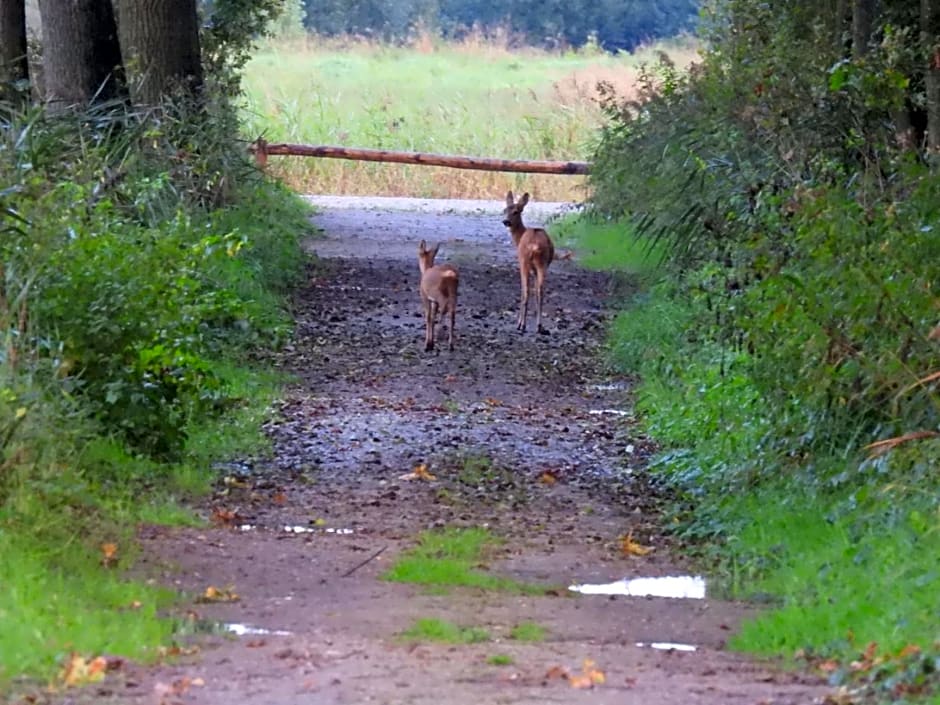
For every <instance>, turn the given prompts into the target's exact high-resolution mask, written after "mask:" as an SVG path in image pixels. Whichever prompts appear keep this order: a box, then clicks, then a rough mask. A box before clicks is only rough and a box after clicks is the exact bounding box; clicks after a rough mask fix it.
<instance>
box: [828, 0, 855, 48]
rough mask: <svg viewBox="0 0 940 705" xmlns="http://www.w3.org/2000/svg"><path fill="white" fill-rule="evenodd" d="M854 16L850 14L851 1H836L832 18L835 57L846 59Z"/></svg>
mask: <svg viewBox="0 0 940 705" xmlns="http://www.w3.org/2000/svg"><path fill="white" fill-rule="evenodd" d="M851 19H852V15H851V13H850V12H849V0H835V2H834V4H833V17H832V45H833V48H834V50H835V55H836V56H839V57H844V56H845V53H846V50H847V47H848V31H847V30H848V29H849V27H850V25H851Z"/></svg>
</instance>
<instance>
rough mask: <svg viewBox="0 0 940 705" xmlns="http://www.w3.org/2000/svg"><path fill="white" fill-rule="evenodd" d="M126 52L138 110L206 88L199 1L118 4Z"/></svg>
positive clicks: (120, 1) (125, 0) (150, 0)
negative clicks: (179, 93) (175, 94)
mask: <svg viewBox="0 0 940 705" xmlns="http://www.w3.org/2000/svg"><path fill="white" fill-rule="evenodd" d="M117 8H118V28H119V31H120V35H121V48H122V49H123V51H124V58H125V60H126V61H127V65H128V70H129V72H130V73H131V94H132V97H133V99H134V103H135V104H138V105H156V104H157V103H159V102H160V99H161V98H162V97H163V96H165V95H167V94H168V93H171V92H173V91H174V90H179V89H182V90H184V91H186V92H187V93H190V94H192V95H198V93H199V89H200V88H201V87H202V62H201V60H200V54H199V18H198V15H197V14H196V0H117Z"/></svg>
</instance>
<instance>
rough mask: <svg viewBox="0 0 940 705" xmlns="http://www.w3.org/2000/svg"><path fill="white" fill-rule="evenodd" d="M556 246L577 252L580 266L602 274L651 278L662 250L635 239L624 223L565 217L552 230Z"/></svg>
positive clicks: (637, 238)
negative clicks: (609, 273) (626, 274)
mask: <svg viewBox="0 0 940 705" xmlns="http://www.w3.org/2000/svg"><path fill="white" fill-rule="evenodd" d="M551 232H552V235H553V237H554V238H555V240H556V241H557V242H556V244H558V245H560V246H562V247H571V248H574V249H575V250H576V256H577V260H578V262H579V264H581V265H582V266H584V267H586V268H588V269H595V270H603V271H616V272H624V273H628V274H632V275H634V276H635V277H642V278H645V279H648V278H651V277H654V276H655V275H656V274H657V273H658V271H659V264H660V262H661V261H662V259H663V254H664V253H663V250H662V248H661V247H657V246H655V245H652V244H651V243H649V242H648V241H646V240H644V239H642V238H639V237H637V236H636V235H635V234H634V232H633V227H632V225H630V223H628V222H626V221H601V220H594V219H593V218H591V217H589V216H568V217H566V218H563V219H560V220H558V221H557V222H556V223H554V224H553V225H552V227H551Z"/></svg>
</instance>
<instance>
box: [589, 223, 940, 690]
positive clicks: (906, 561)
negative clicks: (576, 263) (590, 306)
mask: <svg viewBox="0 0 940 705" xmlns="http://www.w3.org/2000/svg"><path fill="white" fill-rule="evenodd" d="M573 232H574V235H573V236H572V239H573V242H574V244H575V246H576V247H578V248H580V249H590V250H591V251H592V254H591V258H589V259H588V260H587V263H588V264H589V265H590V266H599V267H606V268H609V269H613V270H623V269H624V268H625V265H626V264H629V266H627V267H626V268H627V269H630V268H637V267H636V263H635V262H634V259H633V255H632V254H629V253H630V252H631V251H632V250H633V248H634V245H629V244H625V242H624V241H625V240H629V239H630V237H631V235H630V231H629V228H627V227H626V226H616V225H609V224H605V225H591V224H590V223H586V222H585V223H579V224H576V227H575V229H574V231H573ZM630 263H632V264H630ZM687 291H688V290H684V291H683V292H680V291H679V290H678V288H677V286H676V285H675V284H670V283H668V282H667V281H666V280H665V279H664V280H662V281H659V282H655V280H649V281H648V283H647V286H646V288H645V290H644V291H643V292H641V293H640V294H639V295H638V296H637V297H636V298H635V299H634V300H633V301H632V302H631V303H630V304H629V306H628V307H627V309H626V310H624V311H623V312H622V313H621V314H620V315H619V316H618V317H617V319H616V320H615V322H614V324H613V326H612V328H611V331H610V354H611V357H612V359H613V361H614V362H615V363H616V364H617V365H619V366H620V367H622V368H623V369H624V370H626V371H629V372H633V373H639V375H640V377H641V383H640V385H639V387H638V389H637V406H638V409H639V411H640V412H641V413H642V417H643V419H644V424H645V427H646V430H647V431H648V432H649V433H650V434H651V435H652V436H653V437H654V438H656V439H657V441H659V443H660V444H661V446H662V448H663V450H662V452H661V453H660V454H659V455H658V456H657V457H656V458H655V459H654V461H653V464H652V472H655V473H657V474H658V475H660V476H661V477H662V478H664V479H665V480H666V481H667V482H668V483H669V484H670V486H672V487H673V488H674V490H675V491H676V495H677V497H678V498H679V499H678V501H677V502H676V503H675V505H674V506H673V508H672V511H673V512H674V515H675V517H674V518H675V519H676V522H674V523H672V524H671V525H673V526H674V527H675V530H676V531H677V533H678V534H679V535H680V536H682V537H683V538H685V539H687V540H688V541H689V545H690V547H691V548H692V549H693V550H695V551H698V552H699V553H700V554H701V556H702V557H703V559H705V560H707V561H708V562H709V563H710V564H711V565H712V566H714V570H715V572H716V577H717V579H718V581H719V582H720V588H721V589H722V590H723V591H727V593H728V594H730V595H731V596H733V597H736V598H744V599H754V600H758V601H760V602H762V603H764V604H767V605H768V609H767V611H765V612H764V613H763V614H762V615H760V616H759V617H757V618H755V619H753V620H751V621H749V622H747V623H746V624H745V625H744V626H743V628H742V629H741V631H740V632H739V633H738V634H736V635H735V636H734V637H733V639H732V640H731V644H732V645H733V646H734V647H735V648H739V649H742V650H745V651H751V652H755V653H761V654H768V655H780V656H783V657H785V658H787V659H801V658H802V659H808V660H809V661H810V663H811V664H813V665H814V666H818V667H819V668H820V669H821V670H822V671H824V672H825V673H826V674H828V675H829V676H830V678H831V679H832V680H833V682H837V683H838V682H846V681H848V680H849V679H850V678H854V679H862V680H863V681H864V682H866V683H867V686H868V689H869V690H868V692H869V694H870V695H871V696H872V697H873V698H874V699H875V700H878V701H885V702H887V701H891V702H899V701H904V700H905V699H910V700H911V701H912V702H913V701H920V700H919V699H922V698H924V697H927V696H926V694H927V693H929V692H931V688H933V687H936V684H937V668H936V665H937V663H938V661H937V659H938V658H940V652H938V642H937V637H938V632H937V619H936V618H937V615H938V614H940V571H938V568H937V556H938V555H940V531H938V523H937V511H936V497H937V496H938V492H940V479H938V476H937V474H936V472H935V468H936V467H937V463H938V460H940V441H936V440H932V441H930V440H928V441H925V442H920V443H910V444H905V445H901V446H898V447H897V448H894V449H893V450H892V452H890V453H885V454H882V455H878V456H873V457H869V458H866V457H865V456H863V455H861V454H860V453H859V452H858V451H854V450H852V449H851V448H850V447H849V448H847V447H835V446H832V447H829V448H823V449H819V450H817V451H816V452H813V453H809V452H807V453H805V454H804V455H794V454H791V453H783V452H781V450H780V448H785V447H786V444H782V443H778V442H777V440H776V439H777V438H778V437H784V436H785V435H786V434H787V433H788V432H790V433H792V430H791V429H792V428H800V427H803V426H804V425H806V424H805V418H804V416H803V415H804V414H806V413H807V411H806V409H804V408H803V407H802V406H801V405H800V404H799V403H798V401H797V400H794V402H793V404H792V407H787V408H780V407H777V408H774V409H773V410H772V412H771V411H769V410H768V404H769V401H768V400H767V399H766V398H765V396H764V394H763V393H762V392H761V387H760V386H759V385H758V384H756V383H755V381H754V380H753V379H752V378H751V376H750V370H751V369H752V365H751V362H752V360H751V359H750V358H749V356H748V353H747V352H746V351H741V350H737V351H734V350H732V349H731V348H730V347H725V346H722V345H719V344H718V343H716V342H714V341H709V340H708V338H707V336H704V335H699V334H697V332H696V321H701V320H702V313H703V312H702V306H703V302H701V301H697V300H696V299H695V297H694V296H688V295H687ZM934 701H935V700H934Z"/></svg>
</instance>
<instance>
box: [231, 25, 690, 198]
mask: <svg viewBox="0 0 940 705" xmlns="http://www.w3.org/2000/svg"><path fill="white" fill-rule="evenodd" d="M659 49H665V50H666V51H668V52H669V53H670V54H672V55H673V57H674V58H675V59H676V61H677V63H678V64H680V65H685V64H687V63H689V61H691V60H692V59H693V58H694V56H695V54H694V47H691V46H680V45H667V44H662V45H659V46H656V47H649V48H648V49H644V50H643V51H639V52H637V53H636V54H620V55H616V56H611V55H606V54H604V53H601V52H591V51H587V52H580V53H579V52H568V53H565V54H557V53H556V54H551V53H547V52H540V51H537V50H519V51H515V50H509V49H507V48H506V47H504V46H497V45H493V44H482V43H479V42H464V43H460V44H441V45H438V46H434V47H421V48H409V47H389V46H382V45H379V44H376V43H373V42H369V41H366V40H362V41H348V42H324V41H318V40H311V41H309V42H304V43H298V44H294V45H292V46H288V45H282V46H280V47H279V48H277V49H271V50H269V51H266V52H261V53H259V54H258V55H256V56H255V58H254V59H253V60H252V62H251V63H250V64H249V66H248V68H247V73H246V81H245V86H246V89H247V94H248V95H247V100H246V104H245V106H244V116H245V120H246V125H247V131H248V134H253V135H264V137H265V139H267V140H268V141H272V142H274V141H286V142H303V143H309V144H338V145H346V146H355V147H371V148H375V149H390V150H409V151H420V152H438V153H444V154H467V155H475V156H491V157H499V158H504V159H559V160H568V159H575V160H580V159H587V158H588V155H589V154H590V151H591V144H592V143H593V141H594V138H595V131H596V129H597V128H598V127H599V126H600V124H601V120H602V111H601V109H600V107H599V105H598V103H597V100H596V99H597V97H598V96H599V93H598V91H597V84H598V82H599V81H606V82H608V83H610V84H611V85H614V86H616V87H617V88H618V89H619V91H620V93H621V94H623V95H630V94H631V93H632V91H633V90H634V85H633V84H634V81H635V78H636V76H637V73H638V68H639V66H640V65H641V64H642V63H647V62H650V60H651V59H652V57H654V56H655V52H656V51H657V50H659ZM271 168H272V169H273V170H274V173H276V174H277V175H278V176H279V177H281V178H283V179H284V180H285V181H286V182H287V183H289V184H291V186H293V187H295V188H296V189H297V190H301V191H307V192H312V193H348V194H369V195H378V194H384V195H408V196H420V197H454V198H502V197H503V195H504V194H505V193H506V190H507V188H512V189H517V190H519V191H523V190H527V191H529V192H531V193H532V194H533V195H534V196H536V198H538V199H540V200H581V199H583V197H584V180H583V179H582V178H580V177H578V178H574V177H570V176H545V175H520V176H510V175H507V174H491V173H488V172H480V171H459V170H453V169H438V168H428V167H408V166H401V165H392V164H369V163H360V162H349V161H346V160H337V159H300V158H275V159H274V160H272V164H271Z"/></svg>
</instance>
